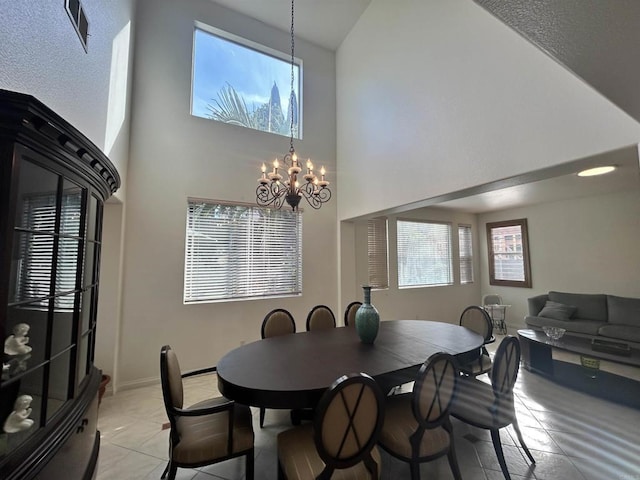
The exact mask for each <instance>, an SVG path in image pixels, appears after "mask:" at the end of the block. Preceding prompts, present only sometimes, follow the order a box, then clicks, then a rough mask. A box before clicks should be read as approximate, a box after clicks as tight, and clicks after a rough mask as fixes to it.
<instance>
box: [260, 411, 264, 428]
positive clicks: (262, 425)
mask: <svg viewBox="0 0 640 480" xmlns="http://www.w3.org/2000/svg"><path fill="white" fill-rule="evenodd" d="M264 412H265V408H264V407H260V428H262V427H264Z"/></svg>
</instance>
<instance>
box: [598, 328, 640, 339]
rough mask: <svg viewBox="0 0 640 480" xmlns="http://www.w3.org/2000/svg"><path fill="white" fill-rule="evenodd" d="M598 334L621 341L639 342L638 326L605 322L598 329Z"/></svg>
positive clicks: (639, 331)
mask: <svg viewBox="0 0 640 480" xmlns="http://www.w3.org/2000/svg"><path fill="white" fill-rule="evenodd" d="M598 335H601V336H603V337H608V338H615V339H617V340H622V341H625V340H627V341H629V342H640V327H632V326H630V325H614V324H607V325H603V326H602V327H600V328H599V329H598Z"/></svg>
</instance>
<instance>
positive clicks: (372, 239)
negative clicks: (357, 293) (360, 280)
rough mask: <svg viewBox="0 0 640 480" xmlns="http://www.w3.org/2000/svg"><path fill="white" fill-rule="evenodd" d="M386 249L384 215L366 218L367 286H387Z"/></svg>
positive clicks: (385, 221)
mask: <svg viewBox="0 0 640 480" xmlns="http://www.w3.org/2000/svg"><path fill="white" fill-rule="evenodd" d="M387 251H388V250H387V219H386V218H385V217H377V218H372V219H370V220H368V221H367V252H368V269H369V286H371V287H373V288H389V259H388V255H387Z"/></svg>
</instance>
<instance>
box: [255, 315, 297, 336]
mask: <svg viewBox="0 0 640 480" xmlns="http://www.w3.org/2000/svg"><path fill="white" fill-rule="evenodd" d="M289 333H296V322H295V320H294V319H293V315H291V313H289V311H287V310H285V309H284V308H276V309H275V310H271V311H270V312H269V313H267V315H266V316H265V317H264V320H263V321H262V328H261V329H260V334H261V335H262V338H269V337H277V336H279V335H287V334H289Z"/></svg>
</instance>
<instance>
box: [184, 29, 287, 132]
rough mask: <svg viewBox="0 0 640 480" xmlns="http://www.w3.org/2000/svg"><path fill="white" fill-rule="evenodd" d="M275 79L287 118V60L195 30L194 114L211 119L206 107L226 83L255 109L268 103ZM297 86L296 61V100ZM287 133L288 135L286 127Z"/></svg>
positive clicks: (214, 99) (212, 101)
mask: <svg viewBox="0 0 640 480" xmlns="http://www.w3.org/2000/svg"><path fill="white" fill-rule="evenodd" d="M289 58H290V57H289ZM274 82H275V84H276V85H277V86H278V90H279V97H280V106H281V108H282V113H283V115H284V117H285V118H288V117H287V115H288V113H289V94H290V88H291V85H290V82H291V64H290V59H289V60H283V59H280V58H277V57H275V56H273V55H271V54H268V53H263V52H260V51H258V50H256V49H255V48H250V47H247V46H244V45H240V44H238V43H235V42H233V41H230V40H227V39H226V38H223V37H221V36H218V35H215V34H212V33H210V32H207V31H204V30H202V29H200V28H196V29H195V38H194V59H193V93H192V105H191V113H192V114H193V115H195V116H198V117H203V118H211V110H210V109H209V108H208V106H215V105H216V102H215V101H216V99H218V95H219V92H220V91H221V90H222V89H223V88H226V87H227V86H228V85H230V86H232V87H233V88H234V89H235V91H236V92H237V93H238V94H239V95H240V96H241V97H242V98H243V99H244V101H245V103H246V105H247V109H248V111H249V112H250V113H251V112H254V111H255V110H257V109H258V108H260V107H261V106H263V105H265V104H268V103H269V99H270V96H271V89H272V87H273V85H274ZM298 85H299V66H298V65H297V64H296V65H295V68H294V92H295V95H296V98H298V99H299V98H300V96H299V93H298V92H299V88H298ZM299 103H300V102H299ZM299 110H300V109H299ZM286 135H289V128H288V127H287V129H286Z"/></svg>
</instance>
